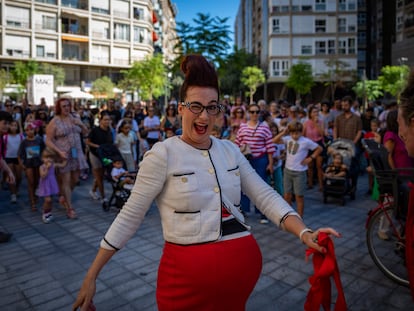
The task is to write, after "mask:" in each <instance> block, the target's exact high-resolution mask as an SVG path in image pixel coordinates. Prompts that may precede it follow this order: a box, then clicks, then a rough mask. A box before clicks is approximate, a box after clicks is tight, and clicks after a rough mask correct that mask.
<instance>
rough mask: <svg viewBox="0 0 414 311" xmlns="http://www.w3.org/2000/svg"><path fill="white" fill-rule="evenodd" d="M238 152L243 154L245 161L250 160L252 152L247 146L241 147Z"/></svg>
mask: <svg viewBox="0 0 414 311" xmlns="http://www.w3.org/2000/svg"><path fill="white" fill-rule="evenodd" d="M240 151H241V153H243V155H244V156H245V157H246V159H247V160H250V159H251V158H252V150H251V149H250V146H249V145H248V144H244V145H241V146H240Z"/></svg>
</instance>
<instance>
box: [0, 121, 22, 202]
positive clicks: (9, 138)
mask: <svg viewBox="0 0 414 311" xmlns="http://www.w3.org/2000/svg"><path fill="white" fill-rule="evenodd" d="M23 139H24V136H23V134H22V133H20V125H19V121H17V120H13V121H12V122H10V125H9V131H8V133H7V134H5V135H4V136H3V141H4V145H5V146H6V155H5V161H6V163H7V165H8V166H9V167H10V169H11V170H12V172H13V174H14V177H15V179H16V182H15V183H14V184H9V188H10V202H11V203H16V202H17V192H18V191H19V186H20V183H21V181H22V167H21V165H20V163H19V158H18V151H19V147H20V144H21V142H22V141H23Z"/></svg>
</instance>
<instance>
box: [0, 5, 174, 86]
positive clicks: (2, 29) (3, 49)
mask: <svg viewBox="0 0 414 311" xmlns="http://www.w3.org/2000/svg"><path fill="white" fill-rule="evenodd" d="M154 3H155V5H154ZM154 6H155V8H154ZM0 9H1V17H0V18H1V25H0V65H1V67H2V68H6V69H10V68H12V67H13V63H14V62H15V61H17V60H23V61H24V60H29V59H33V60H36V61H38V62H48V63H52V64H54V65H59V66H61V67H63V68H64V69H65V72H66V81H65V84H67V85H77V86H80V85H81V84H88V83H91V82H92V81H94V80H95V79H97V78H99V77H102V76H104V75H106V76H109V77H110V78H111V79H112V80H113V81H117V80H118V79H119V76H120V70H123V69H127V68H130V66H131V64H132V63H133V62H134V61H139V60H142V59H143V58H144V57H145V56H147V55H152V54H153V53H154V47H155V46H159V48H158V50H159V52H161V53H163V54H164V55H165V58H166V59H170V58H171V55H170V54H171V53H172V52H173V51H172V50H171V47H170V46H169V45H168V44H163V43H162V42H160V40H161V39H160V38H162V35H161V33H162V31H164V29H166V28H167V29H169V31H170V35H169V36H170V37H171V36H172V37H174V32H173V30H171V29H173V28H175V14H176V13H175V12H176V11H175V7H174V6H173V5H172V4H171V1H170V0H154V1H151V0H128V1H125V0H31V1H21V0H1V1H0ZM163 10H169V12H165V13H164V14H163V12H164V11H163ZM164 15H165V16H168V18H164V17H163V16H164ZM163 23H168V25H164V24H163ZM171 24H172V26H171ZM156 31H158V32H159V33H157V32H156Z"/></svg>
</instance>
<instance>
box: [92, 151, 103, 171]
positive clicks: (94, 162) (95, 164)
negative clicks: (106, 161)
mask: <svg viewBox="0 0 414 311" xmlns="http://www.w3.org/2000/svg"><path fill="white" fill-rule="evenodd" d="M89 161H90V162H91V166H92V169H97V168H101V167H102V162H101V160H100V159H99V158H98V157H97V156H96V155H94V154H93V153H92V152H89Z"/></svg>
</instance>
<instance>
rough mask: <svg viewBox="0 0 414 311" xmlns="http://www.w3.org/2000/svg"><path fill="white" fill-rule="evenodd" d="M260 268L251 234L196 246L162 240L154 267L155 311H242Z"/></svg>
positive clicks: (254, 241) (256, 247)
mask: <svg viewBox="0 0 414 311" xmlns="http://www.w3.org/2000/svg"><path fill="white" fill-rule="evenodd" d="M261 270H262V254H261V252H260V249H259V246H258V245H257V242H256V240H255V239H254V237H253V236H252V235H248V236H245V237H241V238H237V239H232V240H226V241H220V242H215V243H206V244H198V245H188V246H183V245H177V244H172V243H168V242H166V243H165V246H164V252H163V255H162V257H161V261H160V266H159V269H158V280H157V304H158V310H159V311H178V310H179V311H195V310H197V311H244V310H245V307H246V302H247V299H248V298H249V295H250V294H251V292H252V291H253V289H254V286H255V284H256V282H257V280H258V279H259V276H260V272H261Z"/></svg>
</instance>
